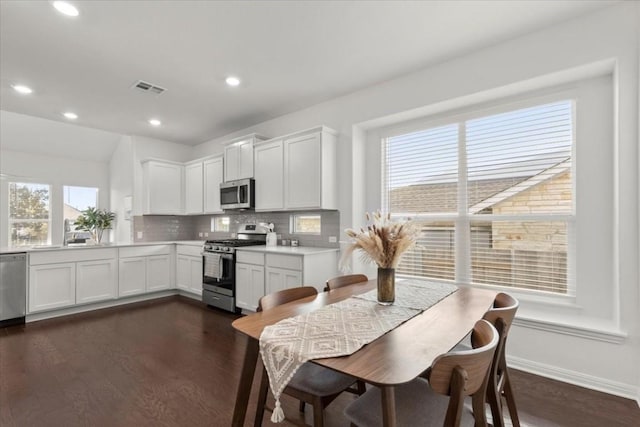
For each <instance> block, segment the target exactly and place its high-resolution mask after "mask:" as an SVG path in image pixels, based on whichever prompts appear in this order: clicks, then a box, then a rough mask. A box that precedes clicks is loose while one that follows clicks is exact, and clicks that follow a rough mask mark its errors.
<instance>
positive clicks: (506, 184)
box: [389, 158, 571, 213]
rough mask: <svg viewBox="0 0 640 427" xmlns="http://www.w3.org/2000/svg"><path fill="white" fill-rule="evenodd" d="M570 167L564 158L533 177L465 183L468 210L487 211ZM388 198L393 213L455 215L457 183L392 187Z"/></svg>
mask: <svg viewBox="0 0 640 427" xmlns="http://www.w3.org/2000/svg"><path fill="white" fill-rule="evenodd" d="M570 167H571V159H570V158H568V159H565V160H563V161H561V162H560V163H557V164H555V165H553V166H551V167H550V168H548V169H545V170H543V171H541V172H540V173H538V174H536V175H534V176H522V177H509V178H496V179H485V180H475V181H469V182H468V183H467V193H468V195H469V206H470V208H469V211H470V213H478V212H480V211H482V210H484V209H489V208H491V207H492V206H493V205H495V204H496V203H499V202H502V201H504V200H506V199H507V198H509V197H512V196H514V195H516V194H518V193H521V192H523V191H525V190H528V189H530V188H531V187H533V186H535V185H538V184H540V183H542V182H544V181H546V180H548V179H551V178H553V177H555V176H558V175H559V174H561V173H563V172H565V171H567V170H569V168H570ZM389 198H390V200H389V206H390V207H391V210H392V211H393V212H396V213H433V212H456V211H457V206H458V204H457V202H458V200H457V198H458V183H457V182H443V183H433V184H417V185H408V186H405V187H399V188H394V189H392V190H391V191H390V193H389Z"/></svg>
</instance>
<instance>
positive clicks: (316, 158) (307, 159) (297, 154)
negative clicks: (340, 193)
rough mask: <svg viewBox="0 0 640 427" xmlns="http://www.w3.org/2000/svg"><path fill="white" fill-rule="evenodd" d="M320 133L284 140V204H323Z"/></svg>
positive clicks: (318, 205) (292, 205)
mask: <svg viewBox="0 0 640 427" xmlns="http://www.w3.org/2000/svg"><path fill="white" fill-rule="evenodd" d="M320 143H321V140H320V133H314V134H311V135H304V136H301V137H297V138H291V139H286V140H285V141H284V175H285V176H284V206H285V208H287V209H297V208H301V209H309V208H320V207H321V183H322V177H321V152H320V149H321V146H320Z"/></svg>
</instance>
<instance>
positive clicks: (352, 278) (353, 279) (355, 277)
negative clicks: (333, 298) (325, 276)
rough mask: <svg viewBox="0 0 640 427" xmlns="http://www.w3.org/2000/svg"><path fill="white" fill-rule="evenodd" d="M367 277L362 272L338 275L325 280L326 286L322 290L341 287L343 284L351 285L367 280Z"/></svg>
mask: <svg viewBox="0 0 640 427" xmlns="http://www.w3.org/2000/svg"><path fill="white" fill-rule="evenodd" d="M368 280H369V278H368V277H367V276H366V275H364V274H347V275H346V276H338V277H334V278H333V279H329V280H327V286H325V288H324V291H325V292H327V291H330V290H332V289H338V288H342V287H343V286H349V285H353V284H354V283H361V282H367V281H368Z"/></svg>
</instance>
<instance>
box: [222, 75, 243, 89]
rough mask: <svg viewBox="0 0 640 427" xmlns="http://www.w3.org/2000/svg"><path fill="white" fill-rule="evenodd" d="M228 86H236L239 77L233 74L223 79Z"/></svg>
mask: <svg viewBox="0 0 640 427" xmlns="http://www.w3.org/2000/svg"><path fill="white" fill-rule="evenodd" d="M225 82H227V84H228V85H229V86H234V87H235V86H238V85H239V84H240V79H239V78H237V77H234V76H229V77H227V79H226V80H225Z"/></svg>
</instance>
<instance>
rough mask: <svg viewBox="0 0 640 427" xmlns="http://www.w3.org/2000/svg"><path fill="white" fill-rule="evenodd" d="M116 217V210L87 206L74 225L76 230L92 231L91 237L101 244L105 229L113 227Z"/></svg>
mask: <svg viewBox="0 0 640 427" xmlns="http://www.w3.org/2000/svg"><path fill="white" fill-rule="evenodd" d="M115 219H116V214H115V213H114V212H109V211H107V210H106V209H96V208H87V209H85V210H83V211H82V213H81V215H80V216H79V217H78V218H77V219H76V220H75V222H74V223H73V225H74V226H75V227H76V230H80V231H88V232H89V233H91V238H92V239H93V240H94V241H95V242H96V243H98V244H99V243H100V241H101V240H102V234H103V233H104V230H109V229H111V228H112V227H113V221H114V220H115Z"/></svg>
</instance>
